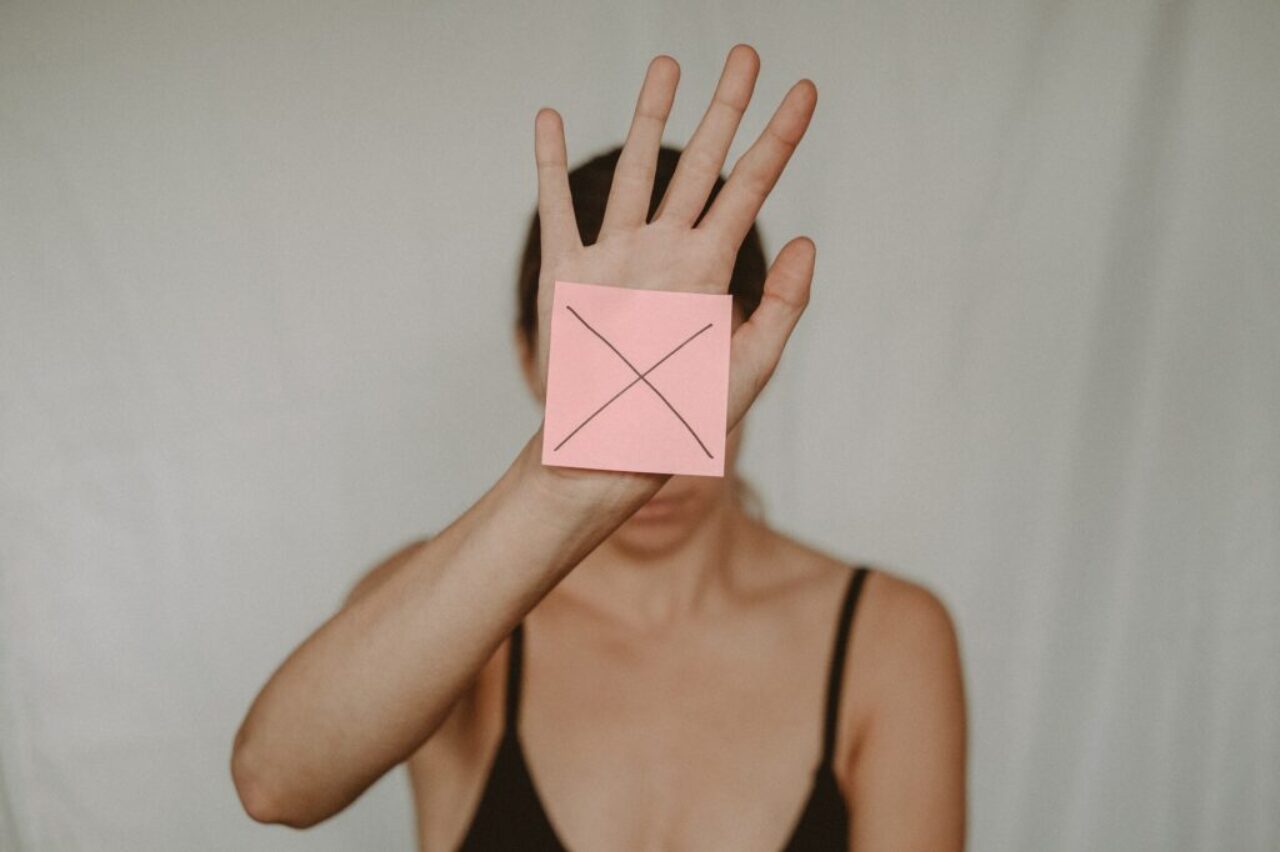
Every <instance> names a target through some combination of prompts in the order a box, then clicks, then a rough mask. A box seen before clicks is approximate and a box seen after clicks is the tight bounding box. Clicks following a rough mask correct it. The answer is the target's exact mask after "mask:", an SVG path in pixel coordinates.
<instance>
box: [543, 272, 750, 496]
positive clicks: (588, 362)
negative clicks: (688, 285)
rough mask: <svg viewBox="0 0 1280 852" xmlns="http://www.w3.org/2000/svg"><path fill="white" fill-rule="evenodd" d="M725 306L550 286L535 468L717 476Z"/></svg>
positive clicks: (725, 385)
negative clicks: (542, 410)
mask: <svg viewBox="0 0 1280 852" xmlns="http://www.w3.org/2000/svg"><path fill="white" fill-rule="evenodd" d="M732 306H733V297H732V296H728V295H712V294H709V293H676V292H670V291H666V290H632V289H629V288H625V287H610V286H603V285H598V284H579V283H575V282H572V281H556V282H555V292H554V294H553V297H552V305H551V340H550V345H551V352H550V360H549V362H548V364H547V403H546V412H545V419H544V421H543V441H542V463H543V464H548V465H558V466H562V467H588V468H596V469H598V470H629V471H644V472H649V473H687V474H698V475H702V476H724V443H725V432H726V426H727V411H728V402H729V339H730V336H731V332H732Z"/></svg>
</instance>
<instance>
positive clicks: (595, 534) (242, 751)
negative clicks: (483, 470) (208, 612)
mask: <svg viewBox="0 0 1280 852" xmlns="http://www.w3.org/2000/svg"><path fill="white" fill-rule="evenodd" d="M540 437H541V433H539V434H538V435H535V438H534V440H531V441H530V442H529V444H527V445H526V446H525V448H524V449H523V450H522V451H521V453H520V454H519V456H518V457H517V459H516V461H515V462H514V463H513V464H512V465H511V467H510V468H509V469H508V470H507V471H506V473H505V474H504V475H503V476H502V478H501V479H500V480H499V481H498V482H497V483H496V484H495V485H494V486H493V487H492V488H491V489H489V491H488V492H486V493H485V494H484V496H482V497H481V498H480V499H479V500H478V501H477V502H476V503H475V504H474V505H473V506H472V507H471V508H470V509H468V510H467V511H466V512H465V513H464V514H463V515H462V516H460V517H459V518H458V519H457V520H456V521H454V523H452V524H451V525H450V526H449V527H447V528H446V529H445V530H443V531H442V532H441V533H440V534H438V535H437V536H435V537H433V538H432V539H431V540H430V541H428V542H427V543H426V544H424V545H423V546H422V547H420V548H418V550H417V551H416V552H414V554H413V555H412V556H411V557H409V559H408V560H407V561H406V562H405V563H404V564H403V565H402V566H401V567H400V568H399V569H398V570H396V571H395V572H394V574H392V575H391V576H390V577H388V578H387V580H386V582H383V583H381V584H380V585H378V586H377V587H375V588H373V589H371V590H370V591H369V592H368V593H367V594H364V595H362V596H360V597H359V598H358V599H356V600H354V601H353V602H352V603H351V604H350V605H349V606H347V607H345V608H344V609H343V610H341V611H340V612H338V613H337V614H336V615H334V616H333V617H332V618H331V619H329V620H328V621H327V622H326V623H325V624H324V625H323V626H322V627H320V628H319V629H318V630H317V631H316V632H315V633H313V634H312V635H311V636H310V637H309V638H308V639H307V640H306V641H305V642H304V643H303V644H302V645H301V646H299V647H298V649H297V650H295V651H294V652H293V654H291V655H290V656H289V658H288V659H287V660H286V661H285V662H284V664H283V665H282V666H281V667H280V668H279V669H278V670H277V671H276V673H275V674H274V675H273V676H272V677H271V679H270V680H269V681H268V683H267V685H266V686H265V687H264V688H263V690H262V692H261V693H260V694H259V696H258V698H257V700H256V701H255V702H254V704H253V706H252V707H251V708H250V711H249V714H248V716H247V717H246V719H245V721H244V723H243V725H242V726H241V729H240V732H239V734H238V735H237V737H236V746H235V752H234V756H233V775H234V777H235V781H236V786H237V788H238V790H239V791H240V795H241V798H242V800H243V801H244V802H245V806H246V808H247V809H249V811H250V813H251V814H253V815H254V816H255V817H256V818H259V819H263V820H264V821H273V822H285V823H287V824H291V825H298V826H303V825H310V824H313V823H315V822H318V821H320V820H322V819H325V818H327V817H328V816H331V815H332V814H334V813H336V812H338V811H339V810H341V809H342V808H344V807H346V806H347V805H348V804H349V803H350V802H351V801H352V800H354V799H355V798H356V797H357V796H358V795H360V793H361V792H363V791H364V790H365V789H366V788H367V787H368V786H369V785H370V784H372V783H373V782H374V781H376V780H377V779H378V778H379V777H380V776H381V775H382V774H384V773H385V772H386V771H387V770H388V769H390V768H391V767H393V766H395V765H396V764H398V763H400V762H401V761H403V760H405V759H406V758H407V757H408V756H409V755H411V754H412V753H413V751H415V750H416V749H417V748H418V747H419V746H420V745H421V744H422V743H423V742H425V741H426V739H427V738H428V737H429V736H430V735H431V734H432V733H433V732H434V731H435V730H436V729H437V728H438V727H439V725H440V724H441V723H442V722H443V721H444V719H445V717H446V716H447V714H448V712H449V709H450V708H451V707H452V706H453V704H454V702H455V701H456V700H457V698H458V697H459V696H460V695H461V694H462V692H463V691H464V690H465V689H466V688H467V686H468V685H469V684H470V683H471V682H472V680H473V679H474V678H475V676H476V675H477V673H478V672H479V670H480V668H481V667H482V666H483V665H484V663H485V661H486V660H488V659H489V657H490V656H491V655H492V654H493V652H494V650H495V649H496V648H497V647H498V645H499V644H500V643H501V642H502V641H503V639H505V637H506V636H507V635H508V633H509V632H510V631H511V629H512V628H513V627H514V625H515V624H516V623H517V622H518V621H519V620H520V619H521V618H523V616H524V615H525V614H526V613H527V612H528V611H529V610H530V609H532V608H533V607H534V605H536V604H537V602H538V601H539V600H541V599H542V597H543V596H545V595H546V594H547V592H549V591H550V590H551V589H552V588H553V587H554V586H555V584H556V583H557V582H559V580H560V579H561V578H562V577H564V576H565V574H567V573H568V572H569V571H571V570H572V569H573V567H574V566H576V565H577V564H578V562H579V561H581V559H582V558H583V557H584V556H586V554H588V553H590V552H591V550H592V549H593V548H595V547H596V545H598V544H599V543H600V542H601V541H602V540H603V539H604V538H605V537H606V536H608V535H609V533H610V532H612V531H613V530H614V529H615V528H616V527H617V526H618V525H619V524H621V523H622V522H623V521H624V520H626V518H627V517H628V516H629V515H630V514H631V513H632V512H633V511H634V510H635V509H636V508H638V507H639V506H640V505H641V504H642V503H643V502H644V501H645V500H646V499H648V497H649V496H650V495H651V494H652V493H653V492H654V491H656V490H657V489H658V487H660V485H661V482H662V481H663V479H664V478H663V477H654V476H648V475H644V476H641V475H636V476H613V475H604V474H601V475H600V476H599V477H598V478H597V479H595V480H591V479H589V478H588V477H589V475H587V476H586V477H584V479H583V480H581V481H578V482H575V483H572V484H573V485H575V486H584V487H572V488H569V487H565V486H566V485H568V484H570V483H566V482H565V481H564V480H563V479H562V478H560V477H559V476H558V475H557V474H555V473H550V472H547V471H546V470H544V469H543V468H542V467H541V465H540V462H539V461H538V460H537V451H538V445H539V439H540Z"/></svg>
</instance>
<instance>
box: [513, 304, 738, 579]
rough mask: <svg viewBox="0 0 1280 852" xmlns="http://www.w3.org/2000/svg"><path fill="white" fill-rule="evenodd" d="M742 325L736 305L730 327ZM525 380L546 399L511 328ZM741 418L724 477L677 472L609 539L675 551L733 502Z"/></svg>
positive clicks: (636, 549) (527, 350)
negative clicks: (713, 516)
mask: <svg viewBox="0 0 1280 852" xmlns="http://www.w3.org/2000/svg"><path fill="white" fill-rule="evenodd" d="M741 324H742V317H741V316H739V313H738V310H737V308H736V307H735V309H734V312H733V327H734V329H735V330H736V329H737V327H738V326H739V325H741ZM516 346H517V349H518V350H519V353H520V361H521V368H522V370H523V372H524V378H525V383H526V384H527V385H528V386H529V390H530V392H531V393H532V394H533V396H534V398H535V399H537V400H538V402H540V403H541V402H543V401H544V400H545V395H544V394H545V389H544V388H543V387H542V386H541V382H540V381H538V378H537V376H536V375H535V372H534V366H533V356H532V351H531V347H530V346H529V342H528V340H526V339H525V338H524V336H523V335H521V334H520V333H519V331H518V330H517V332H516ZM745 421H746V418H743V419H742V420H740V421H739V422H738V425H737V426H735V427H734V428H733V429H732V430H730V432H729V434H728V436H726V439H725V463H724V471H725V475H724V476H722V477H721V476H688V475H683V474H676V475H674V476H672V477H671V478H670V479H669V480H667V482H666V484H665V485H663V486H662V488H660V489H658V493H656V494H654V495H653V497H652V498H650V500H649V502H648V503H646V504H645V505H643V506H641V507H640V509H639V510H637V511H636V513H635V514H634V515H632V516H631V517H630V518H628V519H627V520H626V521H625V522H624V523H623V524H622V526H620V527H618V529H617V530H615V531H614V533H613V535H612V536H611V537H610V539H609V541H610V543H611V544H612V545H613V546H615V547H619V548H621V549H622V550H624V551H626V552H628V553H629V554H631V555H633V556H636V557H644V556H659V555H662V554H664V553H668V552H670V551H673V550H676V549H677V548H679V547H680V546H681V545H682V544H684V543H685V542H686V541H688V539H689V538H691V537H692V536H693V535H694V533H695V532H696V531H697V530H698V528H699V527H700V526H701V525H702V524H703V523H705V522H706V521H707V520H708V519H709V518H710V517H712V515H713V514H714V513H715V512H716V511H717V510H719V509H721V508H724V507H727V506H728V505H730V504H731V503H732V500H733V480H734V471H735V469H736V465H737V461H738V448H739V447H740V446H741V444H742V424H743V423H744V422H745Z"/></svg>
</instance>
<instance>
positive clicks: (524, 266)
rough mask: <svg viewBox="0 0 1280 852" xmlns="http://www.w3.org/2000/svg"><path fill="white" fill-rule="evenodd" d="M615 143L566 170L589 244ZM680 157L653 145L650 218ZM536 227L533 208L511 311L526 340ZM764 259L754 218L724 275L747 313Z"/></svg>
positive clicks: (538, 262)
mask: <svg viewBox="0 0 1280 852" xmlns="http://www.w3.org/2000/svg"><path fill="white" fill-rule="evenodd" d="M621 153H622V148H621V146H618V147H615V148H613V149H612V150H609V151H606V152H605V153H603V154H600V155H598V156H596V157H593V158H592V159H590V160H588V161H587V162H585V163H583V164H581V165H579V166H577V167H576V168H574V169H573V170H571V171H570V172H569V190H570V192H572V194H573V210H574V213H575V214H576V216H577V219H578V231H579V233H581V235H582V244H583V245H588V246H589V245H591V244H592V243H594V242H595V241H596V238H597V237H599V235H600V226H601V225H602V224H603V222H604V208H605V203H606V202H607V201H608V199H609V186H610V184H611V183H612V182H613V170H614V168H615V167H616V166H617V165H618V156H619V155H620V154H621ZM679 159H680V150H679V149H678V148H671V147H668V146H666V145H663V146H662V147H661V148H660V149H659V151H658V164H657V171H656V173H655V174H654V179H653V195H652V196H651V198H650V200H649V215H648V216H647V217H646V219H651V218H652V217H653V214H654V212H655V211H656V210H657V209H658V203H659V202H660V201H661V200H662V196H663V194H664V193H665V192H666V191H667V185H668V184H669V183H671V176H672V175H673V174H675V170H676V162H677V161H678V160H679ZM724 184H725V180H724V178H723V177H721V176H717V177H716V182H715V185H714V186H713V187H712V188H711V193H710V197H709V198H708V199H707V203H706V205H705V206H704V207H703V209H702V213H701V214H699V216H698V220H699V221H701V219H702V216H705V215H706V212H707V210H708V209H710V207H711V202H713V201H715V198H716V196H717V195H719V193H720V189H721V188H722V187H723V186H724ZM541 246H542V243H541V231H540V227H539V223H538V213H537V211H536V210H535V211H534V213H533V217H532V219H531V221H530V222H529V229H528V234H527V236H526V238H525V243H524V251H523V252H522V254H521V256H520V271H519V280H518V286H517V291H516V297H517V300H518V301H517V306H516V309H517V313H516V326H517V327H518V328H519V330H520V333H521V334H522V335H523V336H524V338H525V340H527V341H528V342H529V343H530V344H532V343H533V342H534V341H535V340H536V339H537V331H538V271H539V269H540V268H541V266H542V249H541ZM766 271H767V264H766V262H765V256H764V246H763V243H762V242H761V239H760V232H759V230H758V229H757V228H756V226H755V224H752V226H751V230H749V231H748V232H747V236H746V238H744V239H743V241H742V245H741V246H740V247H739V248H738V258H737V260H736V262H735V263H734V265H733V275H732V277H731V278H730V280H729V293H730V295H732V296H733V303H734V308H735V309H736V310H737V311H738V312H739V313H740V314H741V315H742V318H743V319H747V318H749V317H750V316H751V314H752V313H753V312H754V311H755V309H756V307H757V306H758V305H759V304H760V296H761V293H762V292H763V291H764V278H765V273H766Z"/></svg>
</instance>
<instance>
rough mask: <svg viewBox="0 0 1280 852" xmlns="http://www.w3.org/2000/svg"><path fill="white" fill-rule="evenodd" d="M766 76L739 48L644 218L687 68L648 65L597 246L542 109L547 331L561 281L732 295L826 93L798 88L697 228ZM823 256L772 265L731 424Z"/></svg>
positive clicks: (805, 254)
mask: <svg viewBox="0 0 1280 852" xmlns="http://www.w3.org/2000/svg"><path fill="white" fill-rule="evenodd" d="M758 70H759V59H758V57H757V56H756V54H755V51H754V50H752V49H751V48H749V47H747V46H745V45H738V46H736V47H734V49H733V50H732V51H730V53H729V57H728V60H727V61H726V63H725V68H724V73H723V74H722V75H721V78H720V82H719V84H718V85H717V87H716V92H715V96H714V97H713V99H712V103H711V106H710V107H709V108H708V110H707V113H706V115H705V116H704V117H703V120H702V122H701V124H699V126H698V129H697V130H696V131H695V133H694V135H693V138H692V139H691V140H690V142H689V145H688V146H687V147H686V149H685V152H684V153H683V154H682V155H681V157H680V160H679V163H678V164H677V166H676V172H675V175H674V176H673V177H672V180H671V184H670V186H669V187H668V189H667V193H666V195H665V196H664V197H663V199H662V202H661V203H660V204H659V206H658V209H657V211H656V213H655V214H654V217H653V220H652V221H648V222H646V214H647V212H648V208H649V201H650V197H651V195H652V192H653V167H654V163H655V160H656V158H657V154H658V149H659V147H660V145H661V142H662V131H663V128H664V126H665V124H666V118H667V115H668V113H669V112H670V109H671V103H672V100H673V99H674V96H675V88H676V81H677V79H678V77H679V67H678V66H677V65H676V63H675V61H674V60H673V59H671V58H670V57H665V56H660V57H658V58H657V59H655V60H654V61H653V62H652V63H650V65H649V71H648V73H647V74H646V76H645V81H644V85H643V87H642V88H641V91H640V97H639V99H638V101H637V104H636V114H635V118H634V119H633V121H632V125H631V130H630V132H629V133H628V136H627V141H626V144H625V145H624V146H623V149H622V153H621V155H620V157H619V160H618V165H617V168H616V170H615V172H614V179H613V184H612V186H611V188H610V193H609V200H608V204H607V206H606V209H605V217H604V223H603V225H602V227H601V230H600V235H599V237H598V239H597V240H596V242H595V243H593V244H592V245H590V246H583V245H582V242H581V239H580V236H579V232H578V227H577V223H576V222H575V219H574V213H573V204H572V198H571V197H570V194H569V184H568V172H567V157H566V155H565V145H564V129H563V127H562V126H561V123H560V121H559V116H558V115H557V114H556V113H555V111H554V110H550V109H544V110H541V111H539V113H538V118H537V121H536V124H535V136H536V155H537V162H538V212H539V218H540V221H541V230H542V269H541V271H540V274H539V282H538V284H539V286H538V315H539V327H540V328H542V329H549V328H550V323H549V316H550V312H551V298H552V290H553V287H552V285H553V282H554V281H556V280H557V279H559V280H565V281H583V282H593V283H608V284H610V285H613V286H620V287H629V288H634V289H642V290H681V291H688V292H702V293H725V292H727V291H728V287H729V280H730V277H731V275H732V273H733V265H734V261H735V259H736V257H737V252H738V247H739V246H740V245H741V243H742V240H743V238H744V237H745V236H746V234H747V231H748V230H749V229H750V227H751V224H752V223H753V222H754V221H755V218H756V214H757V213H758V212H759V210H760V207H761V205H763V203H764V199H765V198H766V197H767V196H768V193H769V191H770V190H771V189H772V188H773V185H774V184H775V183H776V182H777V179H778V177H779V175H781V173H782V170H783V168H784V167H785V165H786V163H787V161H788V159H789V158H790V156H791V153H792V152H793V151H794V150H795V147H796V145H797V144H798V143H799V141H800V139H801V137H802V136H803V135H804V132H805V129H806V128H807V126H808V123H809V118H810V116H811V115H812V113H813V108H814V105H815V102H816V95H817V92H816V89H815V88H814V87H813V84H812V83H811V82H809V81H801V82H800V83H797V84H796V85H795V86H793V87H792V89H791V91H790V92H788V93H787V96H786V97H785V98H784V99H783V101H782V104H781V105H780V106H779V107H778V109H777V111H776V112H775V113H774V115H773V117H772V118H771V120H770V122H769V124H768V126H767V127H766V128H765V130H764V132H763V133H762V134H761V136H760V138H759V139H758V140H757V141H756V142H755V144H754V145H752V147H751V148H750V149H749V150H748V151H747V152H746V153H745V154H744V155H743V156H742V157H741V158H740V159H739V160H738V162H737V163H736V164H735V165H734V168H733V171H732V173H731V174H730V176H729V178H728V180H727V181H726V183H725V185H724V187H723V188H722V189H721V191H720V193H719V194H718V195H717V197H716V200H715V202H714V203H713V205H712V206H711V208H710V210H708V211H707V214H706V216H705V217H704V218H703V219H702V221H700V222H698V225H697V227H694V222H695V221H697V220H698V216H699V215H700V214H701V213H702V210H703V208H704V207H705V205H706V200H707V198H708V196H709V193H710V191H711V189H712V187H713V185H714V183H715V180H716V178H717V177H718V176H719V174H720V169H721V167H722V166H723V164H724V160H725V156H726V154H727V152H728V149H729V145H730V143H731V142H732V141H733V136H734V133H735V132H736V130H737V126H738V123H739V121H740V119H741V117H742V113H743V112H744V111H745V110H746V107H747V103H748V102H749V101H750V99H751V92H752V89H753V88H754V86H755V79H756V74H757V72H758ZM813 257H814V251H813V244H812V242H810V241H809V240H807V239H805V238H797V239H795V240H792V241H791V242H790V243H788V244H787V245H786V246H784V247H783V249H782V250H781V251H780V252H779V253H778V257H777V258H776V259H775V261H774V263H773V266H772V267H771V268H770V271H769V275H768V277H767V279H766V281H765V288H764V295H763V298H762V300H761V304H760V307H759V308H757V310H756V312H755V313H754V314H753V315H752V317H751V319H750V321H748V322H747V323H744V324H743V325H742V326H741V327H740V328H739V329H738V330H737V332H735V334H734V337H733V343H732V350H731V351H732V354H731V363H730V393H729V425H730V426H732V425H733V424H735V423H736V422H737V421H738V420H739V419H740V418H741V416H742V415H743V414H744V413H745V411H746V409H747V407H748V406H750V404H751V401H752V400H753V399H754V398H755V396H756V395H757V394H758V393H759V391H760V390H761V388H762V387H763V386H764V383H765V382H766V381H767V380H768V378H769V376H770V375H771V374H772V372H773V369H774V367H775V366H776V364H777V362H778V358H779V357H780V356H781V352H782V348H783V346H784V345H785V344H786V340H787V338H788V336H789V335H790V333H791V329H792V328H793V327H794V326H795V323H796V321H797V320H798V319H799V316H800V313H801V312H802V311H803V309H804V306H805V304H806V303H807V301H808V293H809V285H810V280H811V278H812V274H813ZM548 337H549V335H547V334H540V335H538V352H537V364H538V375H539V377H540V378H541V379H543V380H545V376H546V364H547V352H548V342H549V341H548V340H547V338H548Z"/></svg>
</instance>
